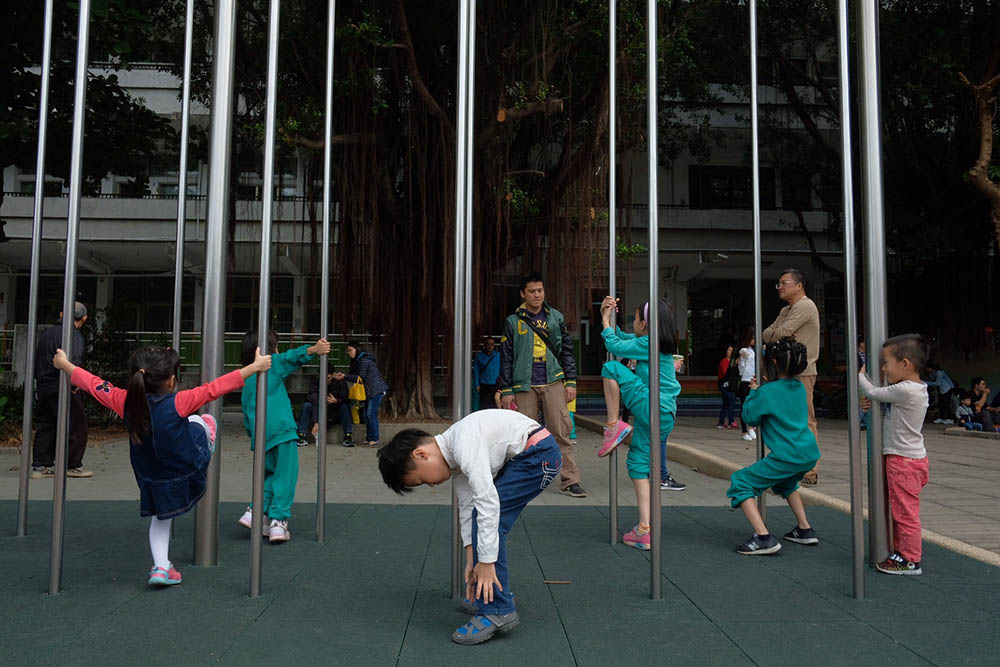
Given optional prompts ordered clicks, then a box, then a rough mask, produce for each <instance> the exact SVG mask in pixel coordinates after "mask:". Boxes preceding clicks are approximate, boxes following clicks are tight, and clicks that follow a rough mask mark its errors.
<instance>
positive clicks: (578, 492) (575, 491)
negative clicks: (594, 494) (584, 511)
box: [559, 484, 587, 498]
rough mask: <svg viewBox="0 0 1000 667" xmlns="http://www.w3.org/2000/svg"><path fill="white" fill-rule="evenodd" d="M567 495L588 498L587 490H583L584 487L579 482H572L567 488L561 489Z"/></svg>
mask: <svg viewBox="0 0 1000 667" xmlns="http://www.w3.org/2000/svg"><path fill="white" fill-rule="evenodd" d="M559 493H563V494H565V495H567V496H573V497H574V498H586V497H587V492H586V491H584V490H583V487H582V486H580V485H579V484H570V485H569V486H567V487H566V488H565V489H562V490H561V491H559Z"/></svg>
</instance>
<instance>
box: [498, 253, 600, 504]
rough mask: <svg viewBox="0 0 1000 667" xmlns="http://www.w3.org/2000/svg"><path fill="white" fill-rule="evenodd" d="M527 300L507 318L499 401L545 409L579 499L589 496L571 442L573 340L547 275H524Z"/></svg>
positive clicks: (566, 488) (565, 477) (568, 482)
mask: <svg viewBox="0 0 1000 667" xmlns="http://www.w3.org/2000/svg"><path fill="white" fill-rule="evenodd" d="M521 298H522V299H523V300H524V303H522V304H521V305H520V306H519V307H518V309H517V310H516V311H514V314H513V315H510V316H508V317H507V320H506V321H505V322H504V325H503V338H502V339H501V340H500V380H499V382H500V391H501V398H500V402H501V405H502V406H503V407H504V408H511V407H513V405H515V404H516V407H517V410H518V411H520V412H521V413H522V414H525V415H527V416H529V417H531V418H532V419H535V418H537V417H538V412H539V410H541V412H542V414H543V415H544V416H545V427H546V428H547V429H548V430H549V432H550V433H552V435H553V436H555V439H556V442H558V443H559V449H560V451H561V452H562V458H563V466H562V474H561V479H560V484H559V488H560V490H561V491H562V493H565V494H566V495H568V496H572V497H574V498H585V497H586V496H587V492H586V491H584V490H583V487H582V486H580V470H579V469H578V468H577V467H576V462H575V461H574V460H573V446H572V445H571V444H570V442H569V432H570V431H571V430H572V425H571V423H570V418H569V410H567V408H566V404H567V403H569V402H570V401H572V400H573V399H574V398H576V359H575V358H574V357H573V339H572V338H571V337H570V335H569V332H568V331H567V330H566V321H565V320H564V319H563V315H562V313H560V312H559V311H558V310H556V309H555V308H552V307H550V306H548V305H547V304H546V303H545V286H544V285H543V283H542V276H541V275H540V274H538V273H530V274H528V275H527V276H525V277H524V278H522V279H521Z"/></svg>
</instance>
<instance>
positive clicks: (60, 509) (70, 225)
mask: <svg viewBox="0 0 1000 667" xmlns="http://www.w3.org/2000/svg"><path fill="white" fill-rule="evenodd" d="M89 40H90V0H80V18H79V23H78V28H77V41H76V81H75V82H74V90H73V139H72V143H71V152H70V163H69V210H68V215H67V217H66V270H65V278H64V279H63V308H62V312H63V318H62V323H63V330H62V349H63V350H65V351H66V354H68V355H70V356H72V349H73V334H74V333H75V332H74V324H73V323H74V312H73V311H74V310H75V306H76V252H77V244H78V242H79V238H80V188H81V184H82V181H83V129H84V127H83V126H84V122H85V117H86V110H87V45H88V42H89ZM35 176H36V178H37V176H38V175H37V174H36V175H35ZM43 178H44V175H43ZM69 392H70V382H69V376H67V375H66V374H61V376H60V378H59V418H58V419H57V421H56V457H55V478H54V479H53V484H52V542H51V547H50V551H49V594H51V595H55V594H58V593H59V592H60V591H61V590H62V565H63V532H64V531H63V514H64V510H65V509H66V457H67V455H68V449H69V409H70V406H69V402H70V393H69Z"/></svg>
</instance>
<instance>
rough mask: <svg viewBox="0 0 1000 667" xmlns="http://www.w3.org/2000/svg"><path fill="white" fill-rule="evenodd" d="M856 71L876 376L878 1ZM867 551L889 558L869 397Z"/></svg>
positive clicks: (878, 443)
mask: <svg viewBox="0 0 1000 667" xmlns="http://www.w3.org/2000/svg"><path fill="white" fill-rule="evenodd" d="M857 23H858V28H857V29H858V70H859V72H860V74H861V91H860V92H861V95H860V104H861V177H862V179H863V181H864V221H865V245H864V251H865V275H866V278H867V280H866V281H865V293H866V297H867V298H866V306H867V308H868V322H867V325H868V326H867V329H868V333H867V335H866V336H865V345H866V349H867V350H868V358H869V359H875V360H876V363H875V366H874V368H872V369H871V371H870V373H869V374H870V375H871V376H872V378H873V379H874V380H875V381H876V383H877V382H878V381H879V379H880V373H879V365H878V362H877V359H878V355H879V353H880V352H881V350H882V343H883V342H884V341H885V338H886V329H887V327H886V313H887V303H886V294H885V216H884V212H883V209H882V141H881V132H882V126H881V122H882V121H881V117H882V113H881V104H880V94H881V93H880V90H879V62H878V60H879V55H878V3H877V2H876V0H861V2H859V3H858V21H857ZM868 421H869V424H868V429H869V431H868V432H869V434H870V435H871V446H870V447H869V449H868V549H869V554H868V558H869V563H868V564H869V565H870V566H872V567H874V566H875V564H876V563H879V562H881V561H883V560H885V559H886V558H887V557H888V556H889V538H888V532H887V527H888V526H887V523H888V522H887V519H886V504H885V495H886V494H885V472H884V470H883V466H882V411H881V404H879V403H877V402H875V401H872V407H871V419H869V420H868Z"/></svg>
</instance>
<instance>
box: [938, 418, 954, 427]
mask: <svg viewBox="0 0 1000 667" xmlns="http://www.w3.org/2000/svg"><path fill="white" fill-rule="evenodd" d="M941 423H942V424H944V425H945V426H951V425H953V424H954V423H955V420H954V419H942V420H941Z"/></svg>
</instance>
